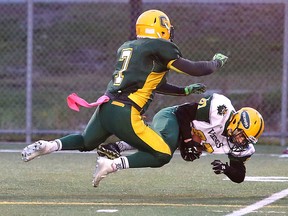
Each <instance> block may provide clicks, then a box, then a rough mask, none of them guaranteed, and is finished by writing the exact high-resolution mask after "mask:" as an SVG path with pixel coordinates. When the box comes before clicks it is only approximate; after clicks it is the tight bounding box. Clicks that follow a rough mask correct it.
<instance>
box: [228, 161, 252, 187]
mask: <svg viewBox="0 0 288 216" xmlns="http://www.w3.org/2000/svg"><path fill="white" fill-rule="evenodd" d="M229 158H230V165H229V166H228V167H227V168H226V170H225V172H224V174H225V175H226V176H227V177H228V178H229V179H230V180H231V181H233V182H235V183H241V182H243V181H244V179H245V175H246V167H245V164H244V162H245V160H247V158H243V160H242V159H241V158H239V159H238V158H237V159H236V158H234V157H230V156H229Z"/></svg>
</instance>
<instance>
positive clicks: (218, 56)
mask: <svg viewBox="0 0 288 216" xmlns="http://www.w3.org/2000/svg"><path fill="white" fill-rule="evenodd" d="M213 60H217V61H218V62H219V63H220V67H223V66H224V64H225V63H226V62H227V60H228V56H225V55H223V54H221V53H216V54H215V55H214V57H213Z"/></svg>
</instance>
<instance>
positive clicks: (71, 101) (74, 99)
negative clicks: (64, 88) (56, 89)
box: [67, 93, 110, 112]
mask: <svg viewBox="0 0 288 216" xmlns="http://www.w3.org/2000/svg"><path fill="white" fill-rule="evenodd" d="M109 100H110V98H109V97H108V96H106V95H102V96H101V97H99V98H98V100H97V101H96V102H93V103H88V102H87V101H85V100H84V99H83V98H81V97H79V96H78V95H77V94H76V93H72V94H70V95H69V96H68V97H67V104H68V106H69V108H70V109H72V110H75V111H77V112H79V106H83V107H87V108H91V107H96V106H98V105H101V104H103V103H106V102H108V101H109Z"/></svg>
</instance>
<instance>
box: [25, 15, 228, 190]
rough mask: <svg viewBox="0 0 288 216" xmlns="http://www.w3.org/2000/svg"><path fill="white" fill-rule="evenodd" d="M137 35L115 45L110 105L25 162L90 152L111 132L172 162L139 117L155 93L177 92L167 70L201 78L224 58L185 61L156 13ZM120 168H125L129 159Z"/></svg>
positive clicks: (31, 150)
mask: <svg viewBox="0 0 288 216" xmlns="http://www.w3.org/2000/svg"><path fill="white" fill-rule="evenodd" d="M136 35H137V39H136V40H133V41H127V42H125V43H124V44H123V45H121V46H120V47H119V49H118V51H117V62H116V65H115V70H114V73H113V75H112V79H111V81H110V82H109V84H108V86H107V89H106V92H105V97H106V98H108V101H107V100H105V103H104V102H103V103H102V104H101V105H100V106H99V107H97V109H96V111H95V112H94V114H93V115H92V117H91V119H90V121H89V122H88V124H87V126H86V128H85V130H84V131H83V133H82V134H70V135H67V136H64V137H61V138H59V139H56V140H53V141H44V140H40V141H37V142H35V143H33V144H31V145H28V146H27V147H25V148H24V149H23V151H22V159H23V160H24V161H30V160H32V159H34V158H35V157H37V156H39V155H45V154H48V153H51V152H54V151H59V150H79V151H91V150H93V149H95V148H97V147H98V146H99V145H100V144H101V143H103V142H105V140H106V139H107V138H108V137H110V136H111V135H113V134H114V135H116V136H117V137H118V138H120V139H121V140H124V141H126V142H129V144H131V145H132V146H133V147H135V148H137V149H140V150H142V151H143V152H146V153H147V154H149V155H151V156H152V157H154V158H155V161H157V160H158V161H159V163H162V162H163V161H167V160H170V157H171V154H172V152H171V149H170V147H169V146H168V144H167V143H166V142H165V140H163V139H162V137H161V136H160V135H159V134H158V133H156V132H155V131H154V130H153V128H151V127H150V126H148V125H147V124H146V122H145V121H144V120H143V119H142V118H141V115H142V114H143V113H144V112H145V110H147V107H148V106H149V104H150V102H151V101H152V98H153V94H154V93H155V92H156V91H160V92H161V91H162V92H164V93H171V91H175V87H172V90H171V86H169V85H168V84H166V83H165V82H166V76H167V73H168V71H169V70H173V71H176V72H177V73H182V74H183V73H184V74H186V75H191V76H204V75H208V74H211V73H213V72H215V71H216V70H217V69H219V68H221V67H222V66H223V65H224V64H225V63H226V61H227V59H228V57H227V56H225V55H223V54H220V53H217V54H215V55H214V57H213V58H212V60H211V61H197V62H195V61H190V60H188V59H185V58H183V57H182V54H181V52H180V50H179V48H178V47H177V46H176V44H174V43H173V42H172V41H171V40H172V38H173V26H172V25H171V23H170V20H169V18H168V16H167V15H166V14H165V13H163V12H162V11H159V10H148V11H146V12H144V13H142V14H141V15H140V16H139V18H138V19H137V22H136ZM198 87H199V86H198ZM202 87H203V86H200V87H199V88H200V89H201V88H202ZM199 88H198V89H199ZM193 89H194V90H195V89H196V90H197V87H196V88H193V87H192V88H191V86H190V87H187V88H182V89H181V88H180V89H179V91H180V92H181V94H182V95H183V92H184V93H185V94H189V93H191V92H193V91H194V90H193ZM190 91H191V92H190ZM176 94H177V92H176ZM121 164H122V165H121V166H123V167H127V166H129V162H128V160H127V158H126V159H125V158H124V159H123V161H122V163H121ZM100 178H101V177H100ZM96 179H97V178H96ZM97 182H98V180H95V181H94V186H97V185H98V183H97Z"/></svg>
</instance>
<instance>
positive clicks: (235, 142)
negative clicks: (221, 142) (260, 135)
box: [228, 128, 257, 151]
mask: <svg viewBox="0 0 288 216" xmlns="http://www.w3.org/2000/svg"><path fill="white" fill-rule="evenodd" d="M228 134H229V135H228V143H229V146H230V149H231V150H232V151H243V150H245V149H246V148H247V147H248V146H249V144H256V143H257V139H256V138H255V137H253V136H250V137H248V136H247V135H246V133H245V131H244V130H242V129H239V128H236V129H235V130H234V131H232V132H231V131H230V132H229V131H228Z"/></svg>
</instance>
